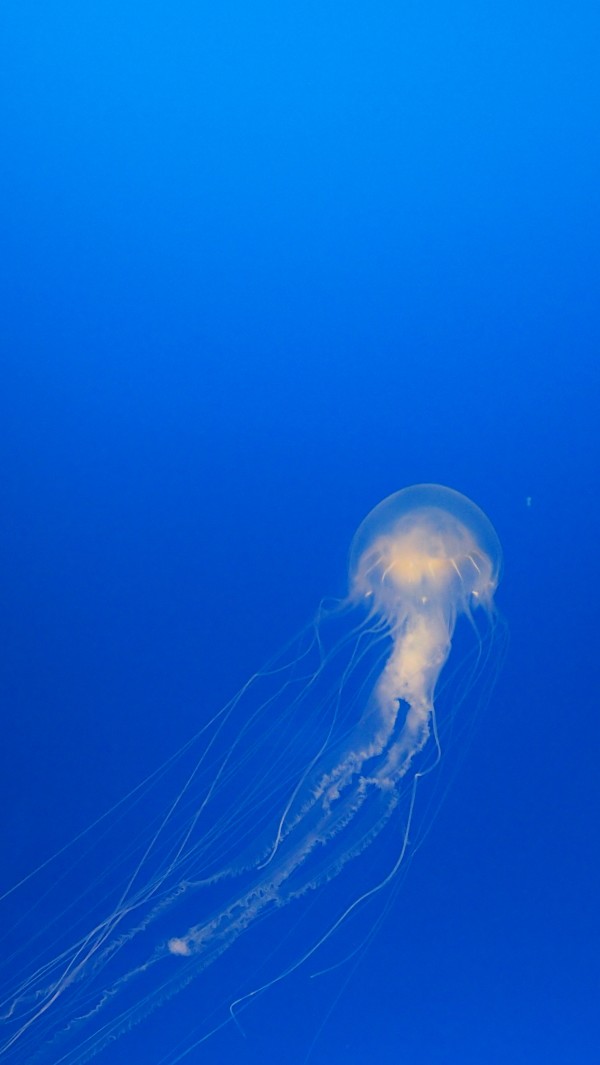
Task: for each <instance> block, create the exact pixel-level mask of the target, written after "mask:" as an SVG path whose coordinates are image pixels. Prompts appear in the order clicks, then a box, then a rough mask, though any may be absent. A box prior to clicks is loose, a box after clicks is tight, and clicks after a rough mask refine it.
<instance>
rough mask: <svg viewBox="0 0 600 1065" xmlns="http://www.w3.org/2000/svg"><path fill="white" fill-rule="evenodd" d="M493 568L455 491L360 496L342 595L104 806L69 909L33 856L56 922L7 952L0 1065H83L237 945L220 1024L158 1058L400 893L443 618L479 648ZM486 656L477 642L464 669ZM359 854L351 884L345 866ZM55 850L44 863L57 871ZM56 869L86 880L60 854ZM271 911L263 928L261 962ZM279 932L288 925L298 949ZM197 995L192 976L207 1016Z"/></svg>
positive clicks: (427, 741)
mask: <svg viewBox="0 0 600 1065" xmlns="http://www.w3.org/2000/svg"><path fill="white" fill-rule="evenodd" d="M500 569H501V548H500V543H499V540H498V537H497V535H496V533H495V531H494V529H493V526H492V525H491V523H490V522H489V521H488V519H487V518H486V517H485V515H484V514H483V513H482V511H481V510H479V508H478V507H477V506H476V505H475V504H474V503H472V502H471V501H470V500H469V499H467V498H466V497H465V496H463V495H460V493H458V492H455V491H453V490H451V489H449V488H444V487H442V486H439V485H418V486H414V487H411V488H406V489H404V490H402V491H400V492H397V493H395V494H394V495H391V496H389V497H388V498H387V499H385V500H384V501H383V502H382V503H380V504H379V505H378V506H376V507H375V508H374V510H372V511H371V513H370V514H369V515H368V516H367V517H366V518H365V520H364V521H363V522H362V524H361V525H360V526H359V528H358V530H357V532H356V534H355V537H354V540H353V542H352V546H351V550H350V560H349V591H348V595H347V597H346V599H345V600H343V601H342V602H340V603H339V604H338V606H337V607H336V608H327V609H325V608H324V607H322V608H320V609H319V610H318V611H317V615H316V617H315V619H314V620H313V621H312V622H311V623H310V624H309V625H308V626H307V627H306V628H305V629H304V630H302V631H301V633H300V634H298V636H297V638H295V639H294V640H292V641H291V642H290V644H288V645H287V646H286V648H285V649H284V650H283V651H281V652H280V653H279V654H277V655H276V656H275V657H274V658H273V659H272V660H271V662H269V663H268V664H267V666H265V667H264V668H263V669H262V670H259V671H258V672H257V673H256V674H254V675H253V676H252V677H251V678H250V679H249V680H248V681H247V682H246V683H245V684H244V685H243V687H242V688H241V690H240V691H239V692H238V693H237V695H236V696H234V698H233V699H232V700H231V701H230V702H229V703H228V704H227V705H226V706H225V707H223V708H221V710H219V711H217V713H216V714H215V715H214V716H213V717H212V718H211V719H210V720H209V721H208V722H207V723H205V724H204V725H203V726H202V727H201V729H200V731H199V732H198V734H197V736H196V737H193V738H192V739H191V740H190V741H189V742H188V743H187V744H185V745H184V747H183V748H182V749H181V751H180V752H178V753H176V754H175V755H173V756H172V757H171V758H170V759H169V760H168V761H167V762H166V763H165V764H164V766H163V767H161V768H160V769H159V770H157V771H156V773H155V774H153V775H152V776H151V777H150V778H148V780H147V781H145V782H143V783H142V785H140V786H139V787H136V788H135V789H134V790H133V791H132V792H131V795H130V796H128V797H126V798H125V799H124V800H123V802H122V803H120V804H117V807H115V816H114V821H115V829H116V834H115V836H114V837H113V835H112V834H111V832H112V827H111V822H110V817H111V816H112V813H113V812H112V811H109V815H107V818H106V819H104V818H102V819H101V820H100V821H98V822H97V823H96V824H97V825H98V826H100V823H101V822H102V824H101V828H102V832H100V830H99V829H98V831H97V836H98V839H97V840H96V838H95V835H94V834H95V832H96V824H95V825H92V826H90V830H89V833H81V834H80V838H81V839H83V842H84V844H85V848H86V849H85V851H84V854H85V863H84V864H85V868H86V869H87V868H88V864H89V859H88V854H89V852H90V849H91V848H90V846H89V844H93V845H95V843H96V842H98V843H99V844H101V845H104V847H105V854H106V858H102V856H101V857H100V858H99V859H98V862H97V867H98V869H99V873H98V877H97V879H96V880H95V881H93V880H92V881H91V883H90V885H89V886H86V888H85V890H84V889H81V888H79V891H80V895H79V897H77V896H76V895H75V894H73V896H72V897H71V896H70V889H69V886H68V885H69V883H70V881H69V879H68V871H67V872H65V873H64V874H63V872H62V870H61V871H60V872H61V875H60V876H59V875H56V871H55V869H56V866H55V864H53V863H54V861H55V860H54V859H49V860H47V861H45V862H44V863H43V864H42V865H41V866H40V868H39V870H38V871H37V873H34V874H32V877H31V878H26V879H25V880H24V881H22V883H23V884H28V885H29V882H30V879H31V885H33V883H34V882H35V881H34V880H33V878H34V877H36V876H37V875H38V874H41V875H42V876H47V877H49V878H50V880H51V883H50V884H49V885H48V892H47V894H45V895H44V893H43V892H42V891H39V892H38V893H39V895H40V897H42V898H44V899H45V902H44V906H45V912H48V909H49V899H50V898H54V901H55V903H56V925H57V927H58V930H59V932H58V934H57V938H56V945H55V947H54V948H53V949H54V951H55V953H54V954H53V953H52V952H51V951H50V949H49V948H48V950H47V951H44V949H42V950H41V952H40V953H39V954H38V957H37V960H36V962H35V965H31V964H30V954H29V952H28V948H27V946H26V945H24V944H23V945H21V944H20V943H19V944H18V950H17V951H16V953H15V957H17V954H18V956H19V958H20V964H21V967H22V968H21V970H20V976H19V977H17V976H16V975H14V973H16V972H17V969H16V968H15V970H14V973H13V970H12V969H11V972H10V974H9V977H8V980H7V985H8V990H7V991H6V992H5V998H4V1006H3V1007H2V1012H0V1060H6V1062H7V1063H8V1062H11V1063H15V1065H16V1063H20V1062H30V1061H38V1060H39V1061H40V1062H44V1061H45V1062H47V1063H49V1065H55V1063H56V1062H58V1061H60V1062H61V1065H82V1063H83V1062H84V1061H88V1060H90V1059H91V1058H94V1057H96V1056H97V1055H101V1054H102V1052H103V1050H104V1049H105V1048H106V1047H108V1046H109V1045H110V1044H112V1043H113V1042H114V1040H115V1039H117V1038H119V1037H120V1036H121V1035H125V1033H126V1032H129V1030H130V1029H131V1028H134V1027H136V1026H138V1025H140V1023H141V1022H142V1021H143V1020H145V1018H147V1017H149V1015H150V1014H152V1013H153V1012H154V1010H155V1009H157V1008H158V1007H159V1006H161V1005H162V1004H163V1003H166V1002H167V1001H168V1000H169V999H170V998H172V997H173V996H174V995H175V993H176V992H178V991H180V990H183V989H184V988H185V987H187V985H188V984H190V983H191V981H192V980H195V979H196V978H198V977H199V976H200V975H201V974H203V973H205V971H206V970H207V969H209V967H212V966H215V967H217V968H218V967H219V966H221V969H223V968H227V962H228V959H229V958H230V957H231V955H232V952H233V951H234V949H235V948H236V945H237V944H238V943H239V944H240V945H241V947H242V950H243V949H244V947H243V944H248V942H251V943H252V944H253V950H252V953H253V954H255V956H256V957H257V958H260V959H261V962H260V966H261V967H260V968H257V970H256V973H257V975H254V976H253V975H252V971H249V972H246V971H245V967H243V966H242V967H240V966H239V965H238V966H236V965H234V964H232V963H229V969H228V970H227V973H226V977H227V979H228V981H229V983H228V985H227V986H228V987H229V988H230V993H229V1000H228V1001H229V1010H226V1011H225V1018H224V1020H223V1021H222V1022H218V1023H217V1024H216V1025H213V1024H212V1022H208V1023H207V1024H206V1026H205V1030H201V1032H200V1034H198V1035H197V1037H195V1038H194V1039H191V1040H190V1039H189V1038H188V1039H187V1041H184V1043H183V1045H182V1046H180V1047H178V1048H172V1047H171V1048H167V1049H166V1052H165V1049H164V1048H163V1052H164V1056H160V1057H159V1054H158V1051H157V1053H156V1058H155V1059H153V1058H151V1057H150V1058H149V1057H148V1053H147V1052H146V1055H145V1059H144V1060H147V1061H149V1062H150V1063H151V1062H153V1061H154V1060H155V1061H159V1060H160V1062H161V1063H163V1062H164V1063H167V1062H168V1063H169V1065H171V1063H175V1062H176V1061H180V1060H181V1059H182V1058H184V1057H186V1056H187V1054H188V1053H189V1052H190V1051H191V1050H193V1049H194V1048H195V1047H197V1046H199V1044H200V1043H203V1042H205V1041H206V1040H207V1039H208V1038H209V1037H211V1036H212V1035H213V1034H215V1032H216V1031H218V1030H219V1029H220V1028H221V1027H223V1026H224V1025H225V1024H228V1023H229V1022H230V1021H231V1019H232V1017H234V1016H236V1015H237V1013H238V1012H239V1010H240V1009H241V1008H243V1006H244V1005H246V1004H248V1003H249V1002H251V1001H256V999H257V997H258V995H259V994H260V993H262V992H263V991H265V990H267V989H268V988H271V987H272V986H273V985H274V984H275V983H279V982H280V981H282V980H283V979H284V978H286V977H288V976H289V975H290V974H291V973H292V972H293V971H295V970H296V969H299V968H300V967H301V966H303V965H305V963H306V962H307V961H308V960H309V959H312V958H314V956H315V955H316V953H317V952H318V951H322V950H323V948H325V945H326V944H329V946H331V944H332V943H333V942H335V940H336V938H337V934H338V931H339V930H340V929H341V928H343V927H345V926H346V922H347V921H348V920H349V919H350V918H351V917H352V916H353V915H356V914H357V913H358V912H359V911H362V908H363V906H364V904H366V903H368V901H369V900H372V899H374V898H376V897H381V893H382V892H383V891H384V889H385V888H386V887H388V886H389V885H392V884H393V885H397V883H398V876H397V874H398V871H399V870H400V869H401V867H404V866H405V862H404V859H405V857H406V855H407V853H408V851H409V847H410V846H411V845H412V847H413V850H414V837H415V832H414V828H415V826H414V812H415V804H416V798H417V790H418V787H419V786H420V781H421V780H422V779H423V777H424V776H426V775H429V774H430V773H431V772H432V770H433V769H434V768H435V767H436V766H437V765H438V764H439V762H440V761H441V754H442V747H441V743H440V737H439V730H438V725H437V717H436V706H435V698H436V697H437V692H438V690H439V689H438V682H439V680H440V676H441V674H442V670H443V668H444V665H445V663H446V661H447V659H448V656H449V654H450V650H451V643H452V640H453V635H454V629H455V625H456V622H457V619H458V617H459V615H461V614H462V615H464V616H466V617H467V618H468V619H469V621H471V623H472V627H473V628H474V629H475V632H476V633H477V641H476V643H477V642H478V641H480V635H479V629H478V627H477V620H476V619H477V618H478V617H479V616H482V617H483V618H484V619H489V620H490V621H492V620H493V617H494V605H493V597H494V593H495V590H496V587H497V584H498V581H499V577H500ZM489 629H490V632H491V633H492V634H493V625H490V627H489ZM479 646H480V644H479ZM485 657H486V656H485V655H483V656H482V655H481V654H480V653H479V651H478V653H477V662H478V663H479V662H480V661H481V660H485ZM477 668H479V666H478V667H477ZM459 683H460V681H459ZM468 683H470V682H468ZM467 686H468V685H467ZM429 752H431V753H429ZM169 789H170V790H169ZM419 794H420V792H419ZM150 811H151V813H150ZM130 815H131V818H132V825H133V826H134V829H133V831H132V832H131V833H129V832H128V835H129V836H130V838H131V840H132V843H131V849H129V850H128V849H126V850H125V851H124V852H123V853H122V854H121V853H118V846H119V845H121V844H117V847H115V848H114V851H115V853H113V848H112V841H113V838H116V839H117V840H121V839H122V838H123V837H124V835H125V833H124V828H123V825H124V823H125V824H129V822H128V821H126V820H125V819H126V818H128V817H129V816H130ZM376 841H377V844H378V846H377V848H375V846H374V845H375V842H376ZM74 844H75V845H77V844H78V840H75V841H74ZM376 849H377V850H378V853H377V855H374V851H375V850H376ZM367 851H368V855H369V858H368V861H365V862H364V863H363V864H362V867H361V870H362V871H361V873H360V875H359V874H358V873H357V865H359V864H360V863H357V862H356V861H355V860H356V859H358V858H359V856H360V855H361V854H363V852H367ZM67 853H70V852H69V848H68V847H65V848H62V850H61V851H60V852H58V854H57V855H56V856H55V859H57V860H58V864H59V865H60V863H61V862H63V860H64V859H65V856H66V855H67ZM375 859H376V860H375ZM72 862H73V868H74V869H78V868H81V856H79V857H78V856H77V852H76V851H74V852H73V858H72ZM333 882H335V889H334V890H332V891H331V892H329V893H327V885H328V884H330V883H333ZM359 884H360V886H358V885H359ZM18 887H19V885H17V888H18ZM52 892H54V895H52ZM325 894H327V899H326V900H324V905H323V906H322V907H320V906H319V905H316V903H319V902H320V901H321V899H322V898H323V896H324V895H325ZM307 897H309V898H312V900H313V901H312V903H311V904H310V905H306V904H305V905H304V907H303V908H302V900H305V899H306V898H307ZM115 898H116V900H117V902H116V904H115V903H114V899H115ZM84 899H85V900H86V906H88V909H87V911H86V909H85V907H84V905H83V902H82V900H84ZM107 899H112V900H113V904H112V905H110V904H109V903H108V902H107V901H106V900H107ZM288 906H290V908H292V909H295V916H294V919H293V921H292V920H291V919H290V918H287V909H286V908H287V907H288ZM299 910H300V912H299ZM36 912H37V911H36V910H35V909H33V910H31V912H30V913H28V914H27V917H26V919H25V922H26V923H27V924H28V926H29V927H33V926H34V924H35V920H36ZM266 917H269V919H270V920H271V921H273V922H274V923H275V925H276V926H277V928H278V932H277V933H276V938H277V940H278V944H277V948H276V949H273V948H272V947H270V948H269V950H268V951H265V950H264V949H263V942H262V940H261V936H262V935H263V927H264V926H263V919H264V918H266ZM286 920H287V921H288V922H289V924H290V925H291V926H292V927H298V928H301V938H302V943H303V944H304V945H302V946H300V948H296V949H295V950H294V949H293V948H292V947H289V946H288V943H289V942H291V940H290V934H289V931H288V928H287V926H286ZM36 936H37V937H38V946H39V937H40V933H39V932H37V933H36ZM42 938H43V936H42ZM286 950H287V951H288V953H287V954H286ZM264 955H267V956H268V959H269V964H270V967H271V968H270V975H268V976H266V977H265V976H264V969H263V966H264V965H265V964H266V962H265V960H264ZM31 956H33V955H31ZM40 956H41V960H40ZM258 973H260V975H258ZM240 980H241V981H242V983H241V984H240V983H239V981H240ZM212 983H213V981H211V980H205V981H204V982H203V986H202V992H201V996H199V999H200V1000H201V1001H202V1003H203V1008H204V1004H206V1003H207V1002H208V999H209V996H210V993H211V991H212V990H213V988H212ZM215 986H216V983H215ZM221 1005H222V1004H221ZM206 1009H207V1016H209V1015H210V1011H209V1010H208V1007H206ZM192 1013H193V1016H194V1017H196V1016H197V1013H198V1010H197V1009H196V1008H195V1006H194V1007H193V1008H192V1010H191V1011H190V1015H191V1014H192ZM3 1023H4V1032H3ZM132 1056H133V1055H132ZM103 1060H104V1058H103Z"/></svg>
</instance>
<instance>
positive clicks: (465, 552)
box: [349, 484, 502, 627]
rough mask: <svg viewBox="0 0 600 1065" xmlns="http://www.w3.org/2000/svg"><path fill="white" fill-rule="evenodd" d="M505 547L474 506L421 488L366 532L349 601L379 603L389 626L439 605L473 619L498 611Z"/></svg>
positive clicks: (431, 487)
mask: <svg viewBox="0 0 600 1065" xmlns="http://www.w3.org/2000/svg"><path fill="white" fill-rule="evenodd" d="M501 564H502V548H501V546H500V541H499V539H498V536H497V534H496V531H495V529H494V527H493V525H492V524H491V522H490V521H489V519H488V518H487V517H486V515H485V514H484V513H483V511H482V510H480V509H479V507H478V506H476V505H475V503H472V502H471V500H470V499H468V498H467V497H466V496H464V495H461V493H460V492H456V491H454V490H453V489H452V488H445V487H443V486H442V485H438V484H422V485H414V486H412V487H411V488H404V489H402V490H401V491H399V492H394V493H393V495H390V496H388V497H387V498H386V499H384V500H383V501H382V502H381V503H379V504H378V505H377V506H376V507H374V509H373V510H372V511H371V512H370V513H369V514H368V515H367V517H366V518H365V519H364V521H363V522H362V523H361V524H360V525H359V527H358V529H357V531H356V534H355V536H354V539H353V541H352V546H351V549H350V563H349V577H350V596H351V598H352V599H353V600H355V601H357V600H360V599H361V598H363V597H372V606H371V609H372V610H373V611H374V612H375V613H378V614H381V615H383V616H384V617H385V618H386V619H387V620H388V622H389V624H390V626H392V627H393V626H394V625H397V624H401V623H402V622H403V621H404V620H405V619H406V614H407V611H408V610H409V609H419V608H420V607H421V606H422V607H426V606H428V605H433V607H434V608H437V609H444V610H445V611H446V612H447V619H448V622H453V621H454V619H455V617H456V614H457V613H465V614H468V613H469V612H470V610H471V609H472V608H473V607H474V606H477V605H481V606H483V607H485V608H486V609H491V607H492V603H493V596H494V592H495V591H496V587H497V585H498V581H499V579H500V570H501Z"/></svg>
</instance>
